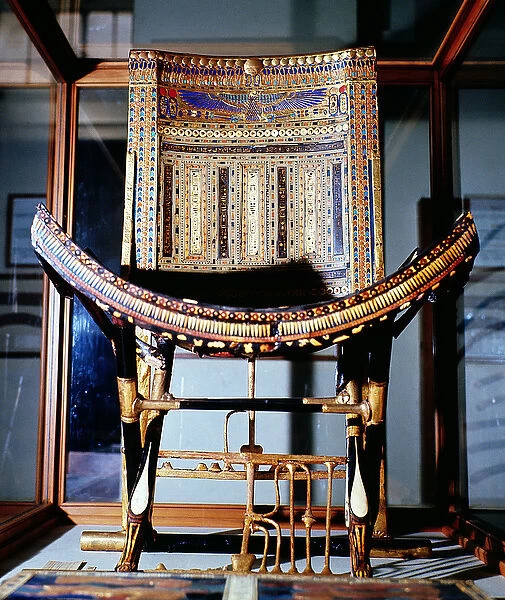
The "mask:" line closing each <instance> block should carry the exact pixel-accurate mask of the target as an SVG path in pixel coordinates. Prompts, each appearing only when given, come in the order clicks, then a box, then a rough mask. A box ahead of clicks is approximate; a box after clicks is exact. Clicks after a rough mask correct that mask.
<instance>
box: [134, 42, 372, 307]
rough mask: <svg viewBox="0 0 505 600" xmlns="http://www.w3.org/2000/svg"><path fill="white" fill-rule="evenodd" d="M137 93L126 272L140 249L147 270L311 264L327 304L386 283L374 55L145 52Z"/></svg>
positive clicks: (139, 57)
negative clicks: (238, 55) (242, 55)
mask: <svg viewBox="0 0 505 600" xmlns="http://www.w3.org/2000/svg"><path fill="white" fill-rule="evenodd" d="M130 90H131V96H130V129H129V136H128V139H129V149H128V151H129V156H130V160H131V161H133V163H134V165H135V166H134V167H133V168H132V169H131V172H132V173H135V174H136V175H135V180H134V181H132V182H131V186H130V188H129V189H131V197H130V198H129V199H127V212H126V214H125V240H124V252H123V263H124V264H129V261H130V256H131V246H132V244H133V245H134V248H135V261H136V267H137V268H139V269H142V270H163V271H181V270H184V271H187V270H191V272H207V273H209V272H216V273H223V272H227V273H228V272H230V271H239V272H240V271H245V270H249V269H251V268H253V269H261V268H268V269H269V270H270V271H271V270H272V269H275V268H277V267H282V266H284V267H285V266H286V265H293V264H295V265H296V264H297V263H300V262H302V263H303V264H308V265H310V267H311V268H312V269H313V270H314V272H315V273H316V274H317V275H318V277H319V279H320V281H321V289H320V290H315V294H316V296H318V297H322V296H326V297H328V296H342V295H346V294H348V293H352V292H354V291H356V290H357V289H361V288H363V287H366V286H367V285H370V284H372V283H373V282H374V281H376V280H377V279H379V278H380V277H382V275H383V260H382V245H381V238H382V235H381V209H380V202H381V199H380V180H379V178H378V177H375V173H379V169H380V167H379V153H378V136H377V105H376V73H375V52H374V50H373V49H372V48H363V49H358V50H351V51H345V52H336V53H332V54H318V55H306V56H294V57H279V58H275V57H271V58H268V57H263V58H252V57H251V58H218V57H209V56H207V57H205V56H186V55H180V54H173V53H168V52H159V51H132V53H131V55H130ZM158 190H159V193H160V196H159V197H160V198H161V201H158ZM128 207H129V208H128ZM130 218H131V222H128V221H129V220H130ZM293 283H294V287H296V283H297V282H296V281H294V282H293ZM300 284H301V282H300ZM295 293H296V292H295Z"/></svg>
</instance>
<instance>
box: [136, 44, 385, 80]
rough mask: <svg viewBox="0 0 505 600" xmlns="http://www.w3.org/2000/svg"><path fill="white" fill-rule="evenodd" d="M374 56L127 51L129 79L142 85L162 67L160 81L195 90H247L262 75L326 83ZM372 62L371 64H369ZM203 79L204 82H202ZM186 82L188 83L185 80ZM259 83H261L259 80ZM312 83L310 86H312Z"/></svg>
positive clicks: (369, 49) (364, 51)
mask: <svg viewBox="0 0 505 600" xmlns="http://www.w3.org/2000/svg"><path fill="white" fill-rule="evenodd" d="M375 58H376V53H375V48H374V47H373V46H364V47H360V48H350V49H345V50H337V51H332V52H316V53H310V54H290V55H273V56H272V55H270V56H266V55H263V56H259V55H257V56H237V55H235V56H230V55H228V56H218V55H210V54H189V53H179V52H170V51H168V50H154V49H152V50H151V49H132V50H130V57H129V59H130V79H131V82H132V83H135V82H137V81H138V77H137V71H141V72H142V75H141V78H142V80H143V81H145V68H146V66H147V65H148V64H150V65H155V64H157V63H159V64H165V65H166V66H167V67H168V68H166V69H165V70H164V73H163V74H162V79H163V78H164V79H166V80H169V79H171V78H176V79H177V80H180V78H181V76H183V77H184V83H185V84H186V85H187V84H190V82H191V79H192V78H194V79H195V81H197V82H198V86H199V87H201V86H202V85H204V86H205V85H209V86H212V85H214V84H215V83H218V84H219V86H220V87H221V86H224V85H226V83H227V82H229V83H231V84H232V85H233V86H234V87H237V85H240V84H241V83H242V84H244V85H247V86H249V85H250V84H251V79H250V78H251V77H255V76H258V75H262V76H263V77H267V79H268V76H269V75H270V74H272V73H273V72H275V74H276V76H277V77H279V76H280V77H283V76H285V78H286V81H288V80H290V79H292V76H293V74H294V73H296V74H298V73H300V74H302V73H308V74H310V75H312V76H316V78H317V75H318V74H321V76H323V77H324V78H325V81H327V80H328V73H329V72H330V71H331V70H332V68H334V67H335V66H337V67H338V68H342V67H345V66H349V67H351V66H353V67H356V65H358V64H360V65H365V64H368V65H371V66H372V68H373V62H374V61H375ZM369 61H372V62H369ZM202 75H203V78H202ZM188 78H189V79H188ZM260 81H261V79H260ZM314 81H315V80H312V81H311V82H310V83H314Z"/></svg>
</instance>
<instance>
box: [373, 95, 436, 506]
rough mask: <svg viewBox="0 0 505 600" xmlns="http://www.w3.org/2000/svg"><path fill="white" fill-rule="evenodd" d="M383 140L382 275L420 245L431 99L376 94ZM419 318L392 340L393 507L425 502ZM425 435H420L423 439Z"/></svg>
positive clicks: (426, 187)
mask: <svg viewBox="0 0 505 600" xmlns="http://www.w3.org/2000/svg"><path fill="white" fill-rule="evenodd" d="M379 117H380V120H381V122H382V124H383V133H382V139H383V140H384V145H383V155H382V170H383V173H384V184H383V198H384V235H385V263H386V265H385V267H386V273H392V272H394V271H395V270H396V269H397V268H398V267H399V266H400V265H401V264H402V262H403V261H404V260H405V258H406V257H407V256H408V255H409V254H410V253H411V252H412V250H413V249H414V248H415V247H416V246H417V245H418V244H419V242H418V231H419V223H418V211H419V201H420V199H421V198H423V197H427V196H428V195H429V192H430V158H429V156H430V155H429V98H428V91H427V90H426V89H425V88H416V87H403V86H392V87H387V88H384V89H382V90H380V93H379ZM419 327H420V326H419V319H418V318H417V317H416V319H415V320H414V321H413V322H412V323H410V325H409V326H408V327H407V329H406V330H405V331H403V332H402V334H401V335H400V336H399V337H398V339H396V340H395V341H394V344H393V355H392V362H391V381H390V386H389V393H388V421H389V422H390V423H395V422H397V421H398V420H401V419H402V418H403V417H402V416H401V415H406V414H407V415H408V420H409V426H408V427H394V426H393V427H390V428H388V436H389V437H388V481H389V489H388V494H389V498H390V502H391V503H392V504H397V505H403V506H413V505H414V506H415V505H418V504H422V503H423V502H424V501H427V500H430V498H425V497H424V494H423V491H424V488H423V484H426V482H423V481H422V479H421V475H420V474H422V473H423V472H426V468H423V467H425V466H424V465H422V464H421V455H422V452H421V450H422V448H421V443H422V439H424V438H422V437H421V415H422V402H421V381H422V376H423V373H422V371H421V370H420V362H421V361H420V336H419V333H420V332H419ZM423 435H424V434H423Z"/></svg>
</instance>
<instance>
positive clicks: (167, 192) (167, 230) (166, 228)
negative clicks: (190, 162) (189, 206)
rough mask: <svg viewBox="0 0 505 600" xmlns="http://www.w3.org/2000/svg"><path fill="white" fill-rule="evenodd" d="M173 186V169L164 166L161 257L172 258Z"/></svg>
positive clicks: (169, 166) (170, 166)
mask: <svg viewBox="0 0 505 600" xmlns="http://www.w3.org/2000/svg"><path fill="white" fill-rule="evenodd" d="M173 185H174V168H173V166H172V165H167V164H166V165H165V166H164V173H163V231H162V232H161V236H162V240H163V256H167V257H170V256H172V243H173V240H172V222H173V219H172V195H173Z"/></svg>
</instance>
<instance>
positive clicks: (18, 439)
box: [0, 2, 52, 522]
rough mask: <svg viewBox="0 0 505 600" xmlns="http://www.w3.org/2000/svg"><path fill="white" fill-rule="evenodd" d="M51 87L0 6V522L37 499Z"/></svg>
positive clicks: (24, 37) (13, 21)
mask: <svg viewBox="0 0 505 600" xmlns="http://www.w3.org/2000/svg"><path fill="white" fill-rule="evenodd" d="M51 82H52V78H51V75H50V73H49V72H48V70H47V68H46V67H45V66H44V64H43V63H42V62H41V60H40V58H39V57H38V55H37V53H36V51H35V50H34V48H33V46H32V45H31V43H30V41H29V39H28V36H27V35H26V33H25V32H24V31H23V30H22V28H21V27H20V25H19V23H18V22H17V20H16V18H15V17H14V15H13V14H12V13H11V12H10V9H8V8H7V7H6V6H5V3H4V2H2V3H0V114H1V115H2V126H1V127H0V224H1V225H0V248H2V249H3V251H2V253H1V254H0V372H1V381H2V383H1V385H0V405H1V407H2V410H1V411H0V481H2V482H3V485H2V486H0V522H1V521H3V520H4V519H6V518H8V517H9V516H12V515H14V514H18V513H19V512H20V511H21V508H22V507H24V508H26V507H29V506H30V505H33V504H34V502H36V500H37V499H38V496H39V490H38V489H36V482H37V476H38V473H37V470H38V455H37V450H38V444H39V409H40V406H39V400H40V347H41V325H42V271H41V269H40V267H39V266H38V263H37V260H36V258H35V255H34V253H33V251H32V249H31V242H30V224H31V220H32V218H33V214H34V206H35V204H36V203H37V202H45V199H46V187H47V166H48V147H49V139H50V131H51V118H50V115H51V110H50V108H51V93H52V92H51V89H50V85H49V84H50V83H51ZM20 503H23V504H20Z"/></svg>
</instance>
